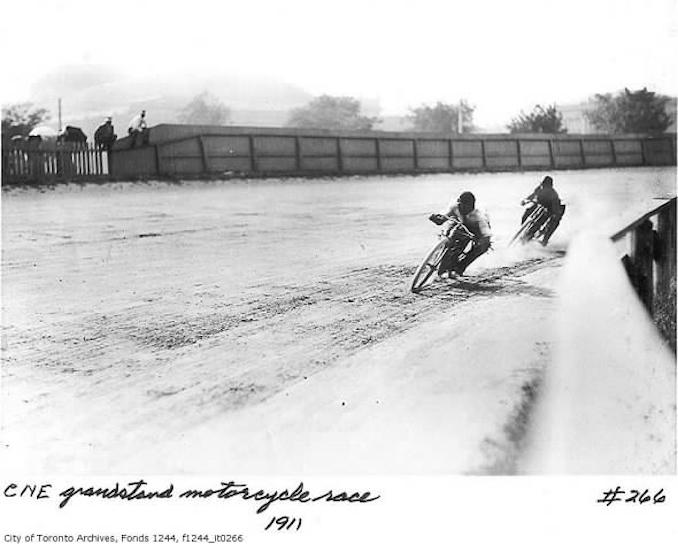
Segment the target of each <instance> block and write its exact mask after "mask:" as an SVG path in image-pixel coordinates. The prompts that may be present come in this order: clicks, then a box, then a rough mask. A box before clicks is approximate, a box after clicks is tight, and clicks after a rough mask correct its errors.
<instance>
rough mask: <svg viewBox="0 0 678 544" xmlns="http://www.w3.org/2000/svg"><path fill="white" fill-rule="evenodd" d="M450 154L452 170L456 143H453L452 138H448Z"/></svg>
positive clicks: (452, 168) (451, 168)
mask: <svg viewBox="0 0 678 544" xmlns="http://www.w3.org/2000/svg"><path fill="white" fill-rule="evenodd" d="M447 143H448V148H449V154H450V170H454V145H453V144H452V138H450V139H449V140H447Z"/></svg>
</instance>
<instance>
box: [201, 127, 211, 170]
mask: <svg viewBox="0 0 678 544" xmlns="http://www.w3.org/2000/svg"><path fill="white" fill-rule="evenodd" d="M198 144H199V145H200V155H201V156H202V171H203V172H204V173H205V174H207V173H208V172H209V171H210V161H209V157H208V156H207V148H206V147H205V139H204V138H203V136H202V135H201V136H198Z"/></svg>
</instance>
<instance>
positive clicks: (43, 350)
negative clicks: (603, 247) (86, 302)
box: [5, 254, 562, 432]
mask: <svg viewBox="0 0 678 544" xmlns="http://www.w3.org/2000/svg"><path fill="white" fill-rule="evenodd" d="M561 257H562V255H558V254H556V255H550V256H547V257H541V258H535V259H530V260H526V261H523V262H519V263H516V264H514V265H512V266H508V267H502V268H496V269H492V270H487V271H484V272H482V273H480V274H479V275H477V276H475V277H474V278H473V279H469V280H464V281H461V282H458V283H455V282H446V281H438V282H435V283H434V284H433V285H431V286H430V287H429V288H427V289H425V290H424V291H422V292H421V293H420V294H418V295H414V294H412V293H410V292H409V291H408V290H407V289H408V286H409V279H410V277H411V275H412V273H413V272H414V269H415V267H414V266H402V265H382V266H377V267H367V268H357V269H353V270H350V271H348V272H346V273H341V274H336V275H330V276H327V277H325V278H323V279H320V280H319V281H313V282H310V283H308V284H300V283H295V282H290V283H279V284H277V285H268V284H267V285H266V287H267V288H266V292H262V291H261V290H260V289H259V287H263V286H254V288H253V289H252V291H246V292H243V293H242V294H241V295H238V296H236V297H233V296H231V297H224V296H223V294H221V296H220V294H219V293H218V292H217V291H214V290H213V289H212V288H211V287H210V286H206V287H205V289H204V291H203V292H201V297H202V298H201V299H200V301H201V303H200V304H198V301H197V300H196V299H195V298H193V299H191V298H190V297H189V298H188V299H187V300H184V301H179V302H183V303H184V304H180V305H179V306H180V307H186V308H187V310H184V311H172V312H168V311H167V307H166V306H162V307H161V308H159V309H160V311H157V310H158V308H156V307H155V306H154V303H153V302H148V303H146V304H142V305H135V306H134V307H131V308H128V309H127V310H126V311H120V310H119V311H117V312H116V313H113V314H109V315H103V314H99V313H91V314H90V315H88V316H86V317H85V318H82V317H79V318H76V319H72V320H66V321H61V322H59V323H57V324H53V325H50V326H49V327H46V326H45V327H35V328H31V329H30V330H25V331H14V333H15V334H14V337H13V342H12V348H11V349H10V352H11V353H10V355H11V359H8V361H7V363H8V364H7V365H6V367H5V373H6V374H8V375H9V376H12V375H13V374H14V372H16V373H18V375H19V376H20V375H21V374H23V372H21V368H20V367H21V366H24V365H28V367H33V368H40V369H41V371H42V373H43V375H44V379H45V381H46V382H48V383H50V384H51V387H54V388H57V386H58V383H59V382H61V383H62V384H67V383H68V384H69V386H70V387H71V388H75V391H76V394H77V395H80V396H83V397H92V398H97V399H99V400H101V401H102V402H100V403H99V404H100V406H98V407H97V408H94V407H93V409H92V410H93V412H102V413H105V412H106V411H107V410H108V411H112V412H115V411H117V412H119V415H120V417H122V418H123V420H125V425H123V427H124V426H127V425H134V424H135V423H139V422H140V421H142V420H143V421H144V422H145V423H148V419H149V418H150V419H157V420H162V426H163V428H164V429H165V430H166V431H168V432H169V431H170V430H172V429H173V430H174V431H176V430H177V429H180V428H185V427H186V426H188V425H191V424H193V423H196V422H199V421H204V420H205V419H206V418H209V417H212V416H215V415H217V414H218V413H221V412H223V411H226V410H233V409H237V408H239V407H242V406H244V405H249V404H252V403H255V402H260V401H262V400H265V399H266V398H268V397H270V396H272V395H273V394H276V393H278V392H280V391H282V390H284V389H285V388H286V387H288V386H290V385H291V384H293V383H296V382H298V381H300V380H304V379H308V378H309V377H310V376H312V375H313V374H315V373H316V372H320V371H322V370H323V369H325V368H328V367H330V366H332V365H333V364H336V363H337V361H340V360H341V359H343V358H345V357H347V356H350V355H352V354H353V353H355V352H356V351H358V350H360V349H363V348H365V347H367V346H371V345H374V344H376V343H378V342H381V341H383V340H386V339H388V338H390V337H392V336H394V335H397V334H399V333H402V332H404V331H406V330H408V329H410V328H412V327H415V326H419V325H422V324H424V323H426V322H427V321H428V320H435V319H436V316H440V315H443V314H446V313H448V312H449V311H450V310H451V309H454V308H455V307H456V306H457V305H459V304H460V303H462V302H465V301H468V300H471V299H473V298H474V297H498V296H507V295H516V294H524V295H530V296H542V297H548V296H551V294H552V293H551V292H550V291H549V290H542V289H537V288H535V287H534V286H532V285H530V284H529V283H528V282H526V281H524V280H522V279H521V277H522V276H525V275H527V274H530V273H531V272H534V271H536V270H538V269H540V268H543V267H547V266H559V265H560V261H561ZM149 300H153V297H150V298H149ZM75 331H77V334H76V333H75ZM75 377H77V379H75V380H74V378H75ZM40 391H41V388H40V387H39V386H38V387H36V390H35V395H36V397H38V396H39V395H40ZM123 398H124V400H123V401H122V402H120V399H123ZM38 400H40V399H37V398H34V399H33V401H35V402H31V404H32V405H33V406H32V410H35V411H36V412H37V411H39V410H40V409H41V408H43V407H45V406H46V405H47V404H46V403H47V402H48V398H47V397H46V396H44V395H43V397H41V400H40V402H37V401H38ZM116 404H120V406H121V407H118V408H116V406H115V405H116ZM98 417H101V414H99V416H98ZM121 430H122V429H121ZM123 432H124V431H123Z"/></svg>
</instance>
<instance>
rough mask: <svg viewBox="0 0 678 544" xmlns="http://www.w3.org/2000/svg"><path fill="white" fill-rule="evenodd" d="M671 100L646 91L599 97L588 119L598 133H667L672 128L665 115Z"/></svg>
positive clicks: (667, 116) (588, 113)
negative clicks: (598, 130)
mask: <svg viewBox="0 0 678 544" xmlns="http://www.w3.org/2000/svg"><path fill="white" fill-rule="evenodd" d="M669 100H670V99H669V98H668V97H666V96H661V95H658V94H655V93H653V92H651V91H648V90H647V88H643V89H641V90H639V91H629V90H628V89H624V90H623V91H622V92H619V93H617V94H616V95H614V96H613V95H612V94H611V93H606V94H596V95H595V99H594V107H593V109H591V110H589V111H587V112H586V117H588V119H589V121H591V123H592V124H593V125H594V126H595V127H596V128H598V129H600V130H602V131H604V132H608V133H611V134H624V133H645V132H664V131H665V130H666V129H667V128H668V127H669V126H670V125H671V117H670V116H669V115H668V114H667V113H666V104H667V102H668V101H669Z"/></svg>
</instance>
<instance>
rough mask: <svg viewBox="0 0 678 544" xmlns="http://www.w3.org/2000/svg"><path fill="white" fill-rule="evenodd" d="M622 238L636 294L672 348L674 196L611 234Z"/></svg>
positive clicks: (629, 273) (619, 239) (615, 237)
mask: <svg viewBox="0 0 678 544" xmlns="http://www.w3.org/2000/svg"><path fill="white" fill-rule="evenodd" d="M624 240H625V241H626V243H627V248H628V252H627V253H626V254H625V255H624V256H623V257H622V263H623V264H624V268H625V269H626V273H627V274H628V276H629V279H630V280H631V284H632V285H633V287H634V289H635V290H636V293H637V294H638V296H639V297H640V300H641V301H642V302H643V304H644V305H645V307H646V308H647V309H648V311H649V312H650V314H651V315H652V317H653V318H654V320H655V322H656V323H657V325H658V327H659V329H660V332H661V333H662V334H663V335H664V336H665V337H666V338H667V339H668V340H669V343H670V344H671V346H672V347H673V349H674V350H675V347H676V344H675V335H676V198H672V199H671V200H669V201H667V202H665V203H664V204H662V205H660V206H658V207H656V208H654V209H652V210H650V211H649V212H647V213H646V214H644V215H643V216H642V217H639V218H638V219H636V220H635V221H633V222H632V223H631V224H630V225H627V226H626V227H624V228H623V229H622V230H620V231H619V232H617V233H615V234H614V235H613V236H612V241H613V242H622V243H623V241H624Z"/></svg>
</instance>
